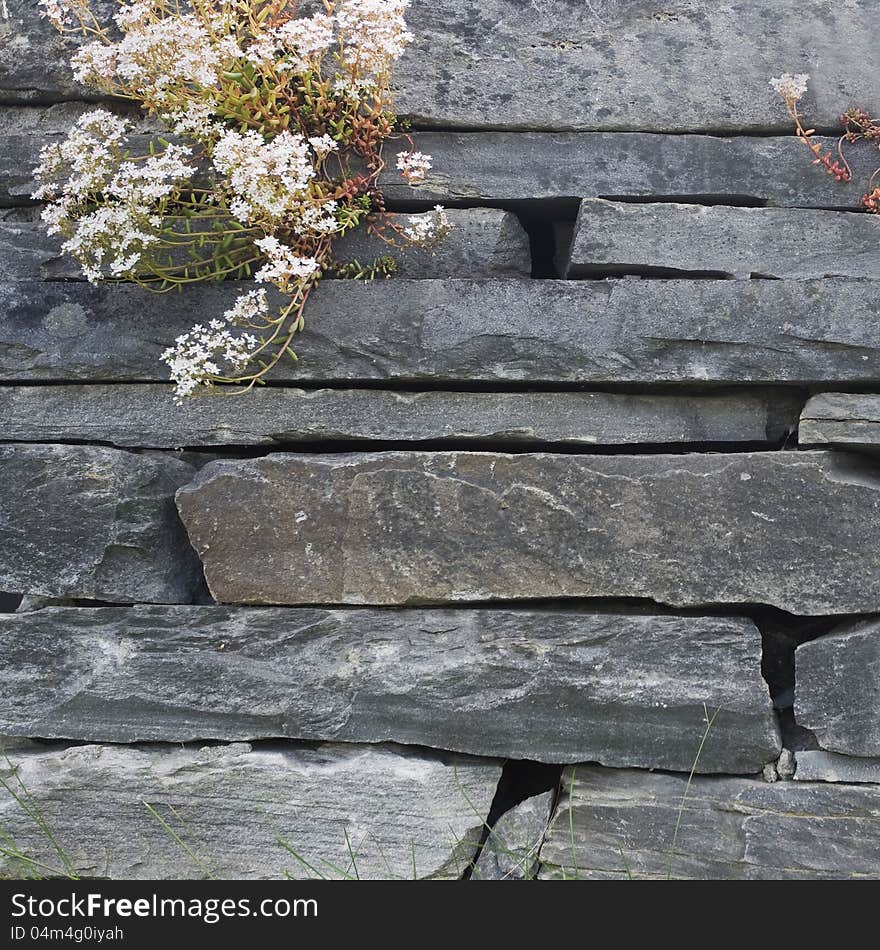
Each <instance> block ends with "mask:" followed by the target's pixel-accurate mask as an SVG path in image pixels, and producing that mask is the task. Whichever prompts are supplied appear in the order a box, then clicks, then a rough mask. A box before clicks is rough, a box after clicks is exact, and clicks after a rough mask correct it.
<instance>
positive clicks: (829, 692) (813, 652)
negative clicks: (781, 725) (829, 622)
mask: <svg viewBox="0 0 880 950" xmlns="http://www.w3.org/2000/svg"><path fill="white" fill-rule="evenodd" d="M794 658H795V665H796V674H795V683H796V686H795V703H794V709H795V719H796V720H797V722H798V724H799V725H801V726H806V728H808V729H810V730H811V731H812V732H813V733H814V734H815V736H816V738H817V739H818V740H819V745H820V746H822V748H824V749H828V750H830V751H832V752H843V753H845V754H847V755H858V756H880V688H878V684H880V621H878V620H866V621H862V622H860V623H855V624H845V625H843V626H840V627H837V628H836V629H835V630H834V631H832V632H831V633H829V634H827V635H826V636H824V637H819V638H818V639H816V640H811V641H809V642H808V643H802V644H801V645H800V646H799V647H798V648H797V650H795V654H794Z"/></svg>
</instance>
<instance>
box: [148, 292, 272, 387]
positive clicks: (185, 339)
mask: <svg viewBox="0 0 880 950" xmlns="http://www.w3.org/2000/svg"><path fill="white" fill-rule="evenodd" d="M268 311H269V303H268V300H267V299H266V292H265V291H264V290H251V291H249V292H248V293H245V294H242V296H240V297H239V298H238V300H237V301H236V302H235V304H234V305H233V307H232V308H231V309H229V310H227V311H226V312H225V313H224V314H223V317H224V319H223V320H211V321H210V323H209V324H208V326H207V327H205V326H203V325H202V324H196V326H194V327H193V328H192V330H190V332H189V333H184V334H182V335H181V336H179V337H177V339H176V340H175V341H174V343H175V345H174V346H172V347H169V348H168V349H167V350H165V352H164V353H163V354H162V357H161V359H162V361H163V362H164V363H166V364H167V365H168V367H169V368H170V370H171V378H172V379H173V380H174V382H175V383H176V390H175V399H176V401H177V402H180V401H182V400H183V399H184V397H186V396H190V395H192V394H193V392H195V390H196V389H197V388H198V387H199V386H205V387H210V386H211V385H212V384H213V378H214V377H218V376H221V375H228V374H230V373H233V374H234V373H237V372H240V371H241V370H242V369H243V368H244V367H245V366H246V365H247V363H248V361H249V360H250V359H251V357H252V356H253V353H254V350H256V348H257V347H258V346H259V341H258V340H257V338H256V337H254V336H253V335H252V334H250V333H242V334H239V335H237V336H236V335H234V334H233V333H232V331H231V330H230V329H229V328H230V326H241V325H248V324H251V323H253V322H255V321H256V320H258V319H260V318H261V317H265V316H266V315H267V314H268ZM219 361H222V362H224V363H225V364H226V365H225V366H224V367H222V368H221V366H220V363H219Z"/></svg>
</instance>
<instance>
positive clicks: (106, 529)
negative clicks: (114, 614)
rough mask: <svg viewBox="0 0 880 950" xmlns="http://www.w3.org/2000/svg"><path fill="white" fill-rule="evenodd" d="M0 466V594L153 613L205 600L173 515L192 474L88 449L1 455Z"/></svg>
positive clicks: (177, 466)
mask: <svg viewBox="0 0 880 950" xmlns="http://www.w3.org/2000/svg"><path fill="white" fill-rule="evenodd" d="M0 465H2V468H3V475H4V479H3V487H2V489H0V492H2V493H3V504H2V505H0V590H6V591H12V592H18V593H23V594H37V595H43V596H47V597H74V598H90V599H95V600H103V601H111V602H126V601H147V602H153V603H190V602H191V601H192V600H193V598H194V596H196V594H197V593H198V592H199V591H200V589H201V579H200V578H201V570H200V568H199V563H198V560H197V558H196V557H195V554H194V553H193V551H192V549H191V548H190V547H189V545H188V544H187V540H186V533H185V532H184V530H183V526H182V525H181V523H180V520H179V519H178V517H177V512H176V511H175V508H174V492H175V490H176V489H177V488H179V487H180V486H181V485H184V484H186V483H187V482H189V481H190V480H191V479H192V477H193V475H194V469H193V467H192V466H191V465H189V464H187V463H186V462H184V461H182V460H181V459H177V458H174V457H173V456H169V455H135V454H133V453H130V452H122V451H119V450H117V449H109V448H101V447H98V446H80V445H0Z"/></svg>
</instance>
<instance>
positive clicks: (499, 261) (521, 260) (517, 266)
mask: <svg viewBox="0 0 880 950" xmlns="http://www.w3.org/2000/svg"><path fill="white" fill-rule="evenodd" d="M447 215H448V217H449V221H450V223H451V224H452V231H451V233H450V234H448V235H447V236H446V237H445V238H444V239H443V240H442V241H440V243H439V244H437V245H435V246H433V247H430V248H423V247H417V246H413V245H407V244H406V242H405V241H404V240H403V239H401V238H396V240H397V242H398V244H401V245H402V246H401V247H399V248H397V247H393V246H389V245H388V244H387V243H386V242H385V241H384V240H383V239H381V238H379V237H376V236H375V235H372V234H370V233H368V232H367V231H366V229H365V228H360V229H358V230H357V231H355V232H353V233H352V234H350V235H349V236H348V237H346V238H343V239H342V240H341V241H339V242H338V243H337V244H336V245H335V246H334V257H335V259H336V261H337V262H338V263H339V264H346V263H351V262H353V261H355V260H356V261H357V262H358V263H360V264H361V265H362V266H365V267H369V266H370V265H371V264H373V262H374V260H375V259H376V258H377V257H390V258H391V259H392V260H393V261H394V265H395V271H394V273H395V274H397V275H399V276H400V277H403V278H411V279H419V280H421V279H437V278H444V277H448V278H479V277H528V276H529V275H530V274H531V270H532V260H531V253H530V251H529V238H528V235H527V234H526V232H525V231H524V230H523V228H522V225H521V224H520V223H519V221H517V219H516V217H515V216H514V215H512V214H510V213H508V212H506V211H499V210H497V209H494V208H469V209H464V210H450V211H448V212H447ZM415 217H427V218H430V217H432V215H430V214H425V215H416V216H415ZM395 222H396V223H397V224H398V226H401V227H408V226H409V224H410V216H409V215H400V216H398V217H397V218H396V219H395ZM386 237H388V238H391V237H394V235H393V232H391V231H389V232H388V234H387V235H386ZM0 274H2V277H3V279H4V280H35V279H39V278H42V279H48V280H59V279H64V280H82V279H83V274H82V268H81V267H80V265H79V263H78V261H77V260H76V259H75V258H73V257H70V256H69V255H64V254H63V253H62V251H61V242H60V241H59V240H58V239H57V238H53V237H50V236H49V235H47V234H46V230H45V227H44V225H42V224H41V223H40V222H31V221H3V222H0ZM331 276H332V275H331Z"/></svg>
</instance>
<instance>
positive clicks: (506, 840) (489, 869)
mask: <svg viewBox="0 0 880 950" xmlns="http://www.w3.org/2000/svg"><path fill="white" fill-rule="evenodd" d="M553 798H554V794H553V792H544V793H543V795H534V796H532V797H531V798H527V799H526V800H525V801H523V802H520V803H519V804H518V805H514V807H513V808H511V809H510V811H507V812H505V813H504V814H503V815H502V816H501V817H500V818H499V819H498V821H497V822H496V823H495V826H494V827H493V828H492V830H491V831H490V832H489V836H488V838H487V839H486V842H485V843H484V845H483V848H482V850H481V851H480V857H479V859H478V860H477V862H476V864H475V865H474V871H473V874H472V875H471V880H472V881H530V880H533V879H534V878H535V877H537V874H538V869H539V867H540V865H539V863H538V855H539V854H540V852H541V843H542V842H543V840H544V835H545V834H546V832H547V828H548V826H549V824H550V811H551V809H552V807H553Z"/></svg>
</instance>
